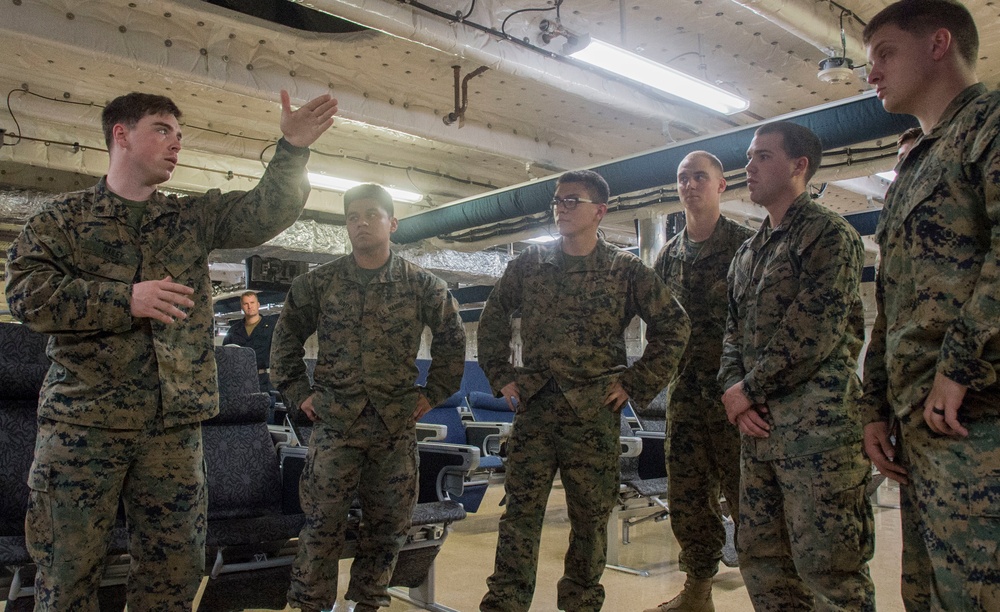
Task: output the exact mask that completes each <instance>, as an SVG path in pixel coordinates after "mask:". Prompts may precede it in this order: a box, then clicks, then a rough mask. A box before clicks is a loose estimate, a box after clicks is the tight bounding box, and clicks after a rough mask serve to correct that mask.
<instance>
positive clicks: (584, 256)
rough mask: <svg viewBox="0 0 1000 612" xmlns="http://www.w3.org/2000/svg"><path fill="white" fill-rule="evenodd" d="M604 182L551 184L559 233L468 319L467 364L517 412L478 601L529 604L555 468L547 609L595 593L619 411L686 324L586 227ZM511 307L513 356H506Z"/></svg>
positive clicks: (647, 272)
mask: <svg viewBox="0 0 1000 612" xmlns="http://www.w3.org/2000/svg"><path fill="white" fill-rule="evenodd" d="M608 197H609V189H608V184H607V183H606V182H605V181H604V179H603V178H602V177H601V176H600V175H599V174H597V173H596V172H592V171H590V170H581V171H575V172H567V173H565V174H563V175H562V176H561V177H559V180H558V181H557V183H556V192H555V196H554V197H553V199H552V208H553V213H554V217H555V223H556V226H557V227H558V229H559V234H560V239H559V240H558V241H556V242H554V243H551V244H547V245H538V246H532V247H529V248H528V249H527V250H525V251H524V252H523V253H521V254H520V255H519V256H518V257H517V258H516V259H514V260H513V261H511V262H510V263H509V264H508V265H507V270H506V271H505V272H504V274H503V276H502V277H501V279H500V280H499V282H497V284H496V286H495V287H494V288H493V292H492V293H491V294H490V297H489V299H488V300H487V301H486V306H485V307H484V308H483V313H482V317H481V318H480V320H479V332H478V334H479V363H480V365H481V366H482V368H483V371H484V372H485V373H486V377H487V378H488V379H489V381H490V384H491V385H492V386H493V389H494V390H496V391H498V392H499V394H500V395H502V396H503V397H504V398H506V400H507V402H508V404H509V405H510V407H511V410H515V411H516V412H517V415H516V417H515V419H514V428H513V431H512V433H511V436H510V441H509V443H508V454H507V476H506V481H505V484H504V486H505V489H506V492H507V508H506V511H505V512H504V514H503V517H502V518H501V519H500V529H499V534H498V538H497V552H496V567H495V571H494V573H493V575H492V576H490V577H489V579H488V580H487V584H488V586H489V592H488V593H487V594H486V596H485V597H484V598H483V601H482V603H481V604H480V609H481V610H486V611H494V610H496V611H500V610H502V611H511V612H513V611H526V610H527V609H528V608H529V607H530V606H531V599H532V597H533V595H534V590H535V575H536V570H537V566H538V543H539V539H540V538H541V531H542V521H543V519H544V517H545V504H546V501H547V500H548V497H549V493H550V491H551V489H552V482H553V478H554V477H555V474H556V471H557V470H558V471H559V474H560V477H561V479H562V484H563V487H564V489H565V491H566V507H567V512H568V514H569V521H570V525H571V532H570V541H569V550H568V551H567V552H566V563H565V568H564V574H563V577H562V578H561V579H560V580H559V584H558V605H559V609H561V610H574V611H577V612H588V611H596V610H600V609H601V606H602V605H603V603H604V587H603V586H601V583H600V580H601V575H602V574H603V572H604V564H605V560H606V558H607V539H608V518H609V517H610V515H611V510H612V508H613V505H614V503H615V501H616V500H617V498H618V471H619V470H618V457H619V454H620V450H619V442H618V438H619V434H620V431H621V429H620V415H619V410H620V409H621V407H622V406H623V405H624V404H625V402H626V401H628V400H629V398H631V399H632V401H633V402H635V403H637V404H642V405H645V404H647V403H649V401H650V400H652V399H653V397H654V396H656V394H657V393H659V392H660V389H661V388H662V387H663V385H664V384H665V382H666V381H668V380H670V378H671V377H672V376H673V375H674V372H675V371H676V368H677V363H678V361H679V359H680V356H681V353H682V352H683V351H684V345H685V343H686V342H687V338H688V335H689V333H690V326H689V322H688V318H687V315H686V314H685V313H684V309H683V308H681V306H680V305H679V304H678V303H677V300H675V299H674V298H673V296H672V295H671V293H670V290H669V289H668V288H667V287H666V285H664V284H663V282H662V281H661V280H660V279H659V278H658V277H657V276H656V273H655V272H653V270H651V269H650V268H648V267H647V266H646V265H645V264H643V263H642V261H640V260H639V258H638V257H636V256H634V255H632V254H631V253H627V252H625V251H622V250H620V249H617V248H615V247H613V246H611V245H609V244H608V243H606V242H605V241H604V240H603V239H601V238H599V237H598V234H597V230H598V227H599V226H600V223H601V220H602V219H603V218H604V215H605V214H607V211H608V204H607V202H608ZM515 313H520V317H521V334H520V335H521V339H522V341H523V349H522V355H523V365H518V364H517V363H514V362H513V360H512V354H511V348H510V343H511V336H512V327H511V325H512V318H513V317H514V316H515ZM635 316H639V317H641V318H642V320H643V321H645V322H646V325H647V328H646V339H647V341H648V344H647V345H646V349H645V352H644V353H643V356H642V357H641V358H640V359H639V360H638V361H636V362H635V363H633V364H632V366H631V367H629V366H628V364H627V361H626V354H625V338H624V335H623V334H624V331H625V328H626V327H628V325H629V324H630V323H631V322H632V319H633V318H634V317H635Z"/></svg>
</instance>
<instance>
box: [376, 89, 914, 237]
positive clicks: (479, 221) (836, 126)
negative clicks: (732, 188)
mask: <svg viewBox="0 0 1000 612" xmlns="http://www.w3.org/2000/svg"><path fill="white" fill-rule="evenodd" d="M778 120H787V121H793V122H795V123H798V124H800V125H803V126H805V127H807V128H809V129H811V130H812V131H813V132H815V133H816V134H817V135H819V137H820V139H821V140H822V142H823V148H824V149H825V150H830V149H839V148H842V147H848V146H851V145H853V144H857V143H860V142H868V141H871V140H875V139H878V138H886V137H889V136H894V135H896V134H899V133H900V132H902V131H903V130H905V129H907V128H909V127H911V126H914V125H916V120H915V119H914V118H913V117H911V116H909V115H894V114H890V113H887V112H886V111H885V110H884V109H883V108H882V103H881V102H879V101H878V98H876V97H875V95H874V92H869V93H865V94H862V95H860V96H855V97H853V98H848V99H846V100H842V101H839V102H832V103H830V104H825V105H823V106H818V107H815V108H813V109H807V110H805V111H800V112H796V113H791V114H788V115H783V116H781V117H776V118H775V119H772V120H768V121H765V122H761V123H759V124H756V125H751V126H747V127H740V128H736V129H733V130H729V131H727V132H724V133H722V134H717V135H714V136H706V137H703V138H696V139H692V140H688V141H685V142H681V143H678V144H673V145H669V146H667V147H664V148H661V149H655V150H653V151H650V152H648V153H642V154H639V155H635V156H630V157H626V158H623V159H619V160H614V161H611V162H608V163H605V164H600V165H597V166H591V167H590V169H591V170H594V171H596V172H598V173H599V174H600V175H601V176H603V177H604V178H605V179H606V180H607V181H608V185H609V186H610V187H611V193H612V194H622V193H631V192H634V191H640V190H643V189H652V188H655V187H658V186H661V185H669V184H672V183H674V182H675V181H676V176H675V172H676V170H677V165H678V164H679V163H680V161H681V160H682V159H683V158H684V156H685V155H687V154H688V153H690V152H691V151H696V150H699V149H704V150H706V151H710V152H712V153H714V154H715V155H716V156H717V157H718V158H719V160H720V161H722V165H723V167H724V168H725V169H726V170H734V169H736V168H741V167H743V166H744V165H746V150H747V147H748V146H749V144H750V141H751V140H752V139H753V133H754V131H755V130H756V129H757V128H758V127H759V126H760V125H763V123H770V122H772V121H778ZM556 178H558V177H557V176H550V177H548V178H545V179H541V180H537V181H533V182H529V183H522V184H520V185H515V186H513V187H508V188H506V189H500V190H497V191H492V192H490V193H487V194H485V195H482V196H478V197H475V198H470V199H467V200H465V201H462V202H458V203H456V204H454V205H451V206H448V207H446V208H441V209H437V210H432V211H428V212H425V213H421V214H418V215H414V216H411V217H407V218H405V219H401V220H400V222H399V228H398V229H397V230H396V232H395V233H394V234H393V236H392V239H393V241H395V242H397V243H399V244H406V243H409V242H416V241H418V240H423V239H425V238H432V237H434V236H440V235H442V234H450V233H452V232H457V231H461V230H466V229H470V228H473V227H479V226H481V225H487V224H489V223H497V222H500V221H504V220H506V219H513V218H517V217H522V216H524V215H531V214H535V213H540V212H545V211H546V210H548V208H549V202H550V201H551V199H552V194H553V193H554V192H555V182H556Z"/></svg>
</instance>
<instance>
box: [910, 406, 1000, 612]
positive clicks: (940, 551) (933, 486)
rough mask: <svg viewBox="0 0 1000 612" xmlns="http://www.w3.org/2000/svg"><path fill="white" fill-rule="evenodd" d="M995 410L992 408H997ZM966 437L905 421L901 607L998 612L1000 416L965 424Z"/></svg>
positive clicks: (919, 420) (919, 414) (913, 418)
mask: <svg viewBox="0 0 1000 612" xmlns="http://www.w3.org/2000/svg"><path fill="white" fill-rule="evenodd" d="M995 408H996V407H995V406H994V409H995ZM959 418H960V420H961V421H962V424H963V425H964V426H965V427H966V428H967V429H968V430H969V437H968V438H950V437H948V436H942V435H939V434H935V433H933V432H932V431H931V430H930V428H929V427H927V425H926V424H925V423H924V419H923V411H920V410H917V411H914V412H912V413H910V414H909V415H907V416H905V417H903V419H902V424H901V425H902V427H901V430H902V461H903V465H904V466H905V467H906V470H907V478H908V480H909V481H910V484H909V485H908V486H901V487H900V507H901V509H902V523H903V578H902V591H903V602H904V604H905V605H906V609H907V610H910V611H914V610H968V611H972V610H1000V545H998V544H1000V417H998V416H995V415H994V416H984V417H983V418H980V419H975V420H973V419H969V418H966V417H964V415H963V412H959Z"/></svg>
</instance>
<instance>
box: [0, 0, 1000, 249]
mask: <svg viewBox="0 0 1000 612" xmlns="http://www.w3.org/2000/svg"><path fill="white" fill-rule="evenodd" d="M424 1H425V2H426V4H427V5H429V6H430V7H432V8H433V9H436V10H437V11H440V12H443V13H447V14H450V15H454V14H456V13H457V14H462V15H464V14H466V13H468V17H467V18H466V21H467V22H466V23H456V22H453V21H449V20H447V19H445V18H444V17H441V16H439V15H435V14H433V13H432V12H428V11H425V10H421V9H419V8H415V7H414V6H413V5H412V4H403V3H400V2H396V1H394V0H315V1H314V2H312V3H309V4H308V6H312V7H316V8H322V9H325V10H328V11H330V12H333V13H336V14H339V15H343V16H346V17H347V18H349V19H350V20H351V21H354V22H356V23H360V24H362V25H365V26H369V27H371V28H378V29H380V30H383V31H378V30H375V29H369V30H362V31H356V32H348V33H339V34H327V33H315V32H307V31H302V30H296V29H293V28H291V27H286V26H283V25H278V24H275V23H272V22H269V21H266V20H263V19H259V18H256V17H251V16H248V15H244V14H241V13H237V12H234V11H231V10H229V9H226V8H221V7H218V6H215V5H212V4H208V3H206V2H201V1H199V0H151V1H142V0H135V1H133V2H128V1H126V0H114V1H89V2H86V1H84V2H81V1H70V0H8V1H6V2H3V3H0V33H2V35H0V55H2V57H3V61H2V62H0V94H2V95H3V96H5V97H7V99H8V100H9V107H8V106H6V105H3V108H0V127H2V128H4V129H6V130H7V132H8V133H7V135H6V136H5V138H4V142H5V144H7V145H11V144H15V143H16V146H4V147H2V148H0V184H8V185H14V186H21V187H34V188H38V189H43V190H64V189H68V188H73V187H74V186H85V185H87V184H89V183H91V182H93V179H92V178H91V177H94V176H99V175H101V174H102V173H103V172H104V170H105V167H106V155H105V153H104V152H103V148H104V144H103V137H102V136H101V133H100V126H99V123H100V121H99V117H100V109H101V106H102V105H103V104H105V103H106V102H107V101H109V100H110V99H112V98H114V97H115V96H117V95H119V94H121V93H125V92H128V91H133V90H139V91H146V92H152V93H161V94H165V95H168V96H171V97H173V98H174V100H175V101H176V102H177V103H178V105H179V106H180V107H181V109H182V111H183V112H184V117H183V124H184V147H185V150H184V151H183V152H182V154H181V155H182V158H181V162H182V166H181V167H180V168H178V170H177V172H176V173H175V177H174V179H173V180H172V181H171V183H170V184H168V185H166V187H168V188H174V189H179V190H192V191H203V190H205V189H207V188H211V187H220V188H222V189H235V188H246V187H248V186H250V185H252V184H253V181H254V180H255V179H256V178H257V177H258V176H259V175H260V173H261V172H262V164H261V162H260V157H261V155H262V154H263V155H264V158H265V159H267V157H268V156H269V154H270V152H271V150H270V149H269V148H268V145H269V143H273V142H274V140H275V139H276V137H277V136H278V135H279V131H278V129H277V124H278V115H279V106H278V102H277V100H278V91H279V90H280V89H282V88H284V89H288V90H289V91H290V92H291V93H292V96H293V99H294V100H295V101H296V102H297V103H301V102H304V101H305V100H307V99H309V98H311V97H313V96H315V95H317V94H320V93H325V92H327V91H330V92H332V93H333V94H334V95H335V96H336V97H337V98H338V99H339V100H340V109H341V111H340V115H339V118H338V120H337V122H336V124H335V126H334V128H333V129H331V130H330V131H329V133H328V134H326V135H325V136H323V137H322V138H321V139H320V140H319V141H318V142H317V143H316V144H315V146H314V151H315V153H314V155H313V157H312V159H311V161H310V170H311V171H314V172H324V173H328V174H334V175H338V176H343V177H346V178H352V179H356V180H363V181H376V182H381V183H383V184H386V185H390V186H395V187H400V188H403V189H409V190H416V191H419V192H421V193H424V194H426V195H427V198H426V199H425V200H424V201H423V202H421V203H418V204H416V205H413V206H400V207H399V209H398V213H399V216H400V217H406V216H409V215H413V214H419V213H420V212H422V211H424V210H427V209H429V208H431V207H439V206H445V205H447V204H449V203H451V202H454V201H456V200H458V199H461V198H466V197H471V196H475V195H477V194H481V193H484V192H487V191H490V190H492V189H494V188H502V187H507V186H510V185H515V184H519V183H522V182H525V181H528V180H531V179H533V178H538V177H543V176H548V175H551V174H553V173H557V172H560V171H562V170H566V169H571V168H578V167H585V166H592V165H595V164H598V163H601V162H605V161H608V160H610V159H615V158H619V157H623V156H627V155H632V154H636V153H640V152H643V151H647V150H649V149H653V148H657V147H662V146H664V145H667V144H670V143H672V142H677V141H682V140H685V139H689V138H693V137H695V136H700V135H708V134H713V133H717V132H720V131H722V130H725V129H729V128H731V127H734V126H740V125H747V124H752V123H755V122H757V121H760V120H762V119H768V118H771V117H775V116H778V115H781V114H784V113H788V112H791V111H795V110H799V109H804V108H809V107H812V106H816V105H819V104H823V103H825V102H828V101H836V100H840V99H843V98H847V97H851V96H854V95H857V94H858V93H859V92H863V91H866V89H867V86H866V84H865V83H864V80H863V75H862V69H859V70H856V71H855V76H854V78H853V79H851V80H850V81H849V82H847V83H836V84H829V83H823V82H821V81H820V80H819V79H818V78H817V69H818V68H817V63H818V61H819V60H821V59H823V58H825V57H826V56H827V55H826V53H824V52H823V51H821V50H820V49H819V48H818V47H827V48H833V47H839V46H840V41H839V29H840V21H841V15H842V14H844V15H845V18H844V24H845V32H846V34H847V38H848V55H849V56H850V57H851V58H852V59H853V60H854V62H855V64H859V65H860V64H863V63H864V58H863V57H860V52H858V51H856V49H857V48H858V44H859V43H858V42H857V41H858V39H859V37H860V30H861V27H860V25H859V24H858V22H857V20H858V19H860V20H866V19H869V18H871V17H872V16H873V15H874V14H875V13H876V12H877V11H878V10H880V9H881V8H882V7H883V6H885V5H886V4H887V3H886V2H883V1H882V0H874V1H868V0H838V3H837V4H834V3H831V2H828V1H816V2H814V1H812V0H743V2H744V3H746V4H750V3H752V4H753V6H754V7H755V9H756V11H758V12H760V13H766V12H767V10H768V9H767V8H766V7H767V6H768V5H773V6H774V7H775V8H779V9H781V10H780V12H779V13H777V15H776V16H775V15H767V16H765V15H762V14H758V12H754V11H752V10H750V9H749V8H746V7H745V6H743V4H741V3H737V1H735V0H685V1H684V2H679V1H675V0H626V1H611V0H566V1H565V2H564V3H563V4H562V5H561V6H560V7H559V13H560V16H561V19H562V22H563V24H564V25H565V26H566V27H567V28H569V29H570V30H571V31H573V32H575V33H578V34H579V33H588V34H590V35H591V36H592V37H594V38H600V39H603V40H606V41H608V42H611V43H615V44H622V45H623V46H625V47H627V48H629V49H631V50H634V51H637V52H639V53H641V54H642V55H645V56H647V57H649V58H651V59H653V60H656V61H659V62H663V63H667V64H668V65H670V66H673V67H675V68H678V69H680V70H683V71H685V72H689V73H691V74H694V75H697V76H702V77H705V78H707V79H708V80H709V81H711V82H713V83H718V84H719V85H720V86H722V87H724V88H728V89H731V90H733V91H737V92H739V93H741V94H743V95H745V96H746V97H748V98H749V99H750V108H749V110H748V111H746V112H744V113H740V114H737V115H733V116H728V117H727V116H723V115H719V114H717V113H714V112H711V111H702V110H699V109H697V108H694V107H692V106H691V105H690V104H687V103H682V102H679V101H677V100H673V99H670V98H669V97H668V96H657V95H655V94H650V93H649V92H648V91H646V90H645V89H644V88H643V87H642V86H637V85H632V84H627V83H623V82H620V81H616V80H613V79H607V78H604V76H602V75H598V74H595V73H592V72H590V71H587V70H585V69H582V68H579V67H577V66H574V65H571V64H569V63H566V62H563V61H559V60H558V59H557V58H554V57H552V56H551V55H552V54H559V53H561V49H562V43H563V42H564V40H563V39H557V40H556V41H554V42H553V43H551V44H549V45H547V46H546V45H544V44H543V43H542V42H541V40H540V37H539V34H540V30H539V21H540V20H541V19H542V18H548V19H552V18H554V16H555V10H548V11H545V12H537V11H532V12H523V13H518V14H513V15H512V13H513V12H514V11H516V10H518V9H524V8H536V7H542V8H544V7H549V8H552V4H551V3H546V2H543V1H542V0H533V1H532V0H507V1H504V2H498V1H495V0H465V1H461V2H459V1H455V0H424ZM234 4H236V3H235V2H234ZM967 5H968V6H969V7H970V9H971V10H972V11H973V14H974V16H975V18H976V20H977V23H978V25H979V30H980V33H981V38H982V45H981V53H980V55H981V56H982V57H981V60H980V66H979V72H980V76H981V78H982V79H983V80H984V81H985V82H987V84H988V85H990V86H991V87H996V86H997V81H998V77H1000V37H998V36H995V35H988V34H987V33H990V32H996V31H997V21H998V17H1000V8H998V7H997V6H996V5H995V3H994V2H993V1H992V0H991V1H985V0H975V1H973V2H968V3H967ZM273 6H274V7H275V10H277V9H281V8H282V7H281V6H280V3H279V4H278V5H273ZM470 8H471V11H470ZM261 10H264V9H261ZM845 11H851V12H853V14H854V15H855V16H856V17H852V16H851V15H850V14H848V13H846V12H845ZM508 17H509V19H508ZM505 19H506V27H505V31H506V33H507V34H509V35H510V36H511V37H513V38H518V39H526V40H527V41H528V42H529V43H530V44H531V45H535V46H540V47H543V50H545V51H547V52H548V53H549V55H547V54H545V53H540V52H539V51H538V50H533V49H529V48H528V47H527V46H525V45H519V44H516V42H514V41H511V40H507V39H504V38H502V37H498V36H495V35H492V34H490V33H488V32H484V31H483V30H484V29H493V30H496V31H499V30H500V29H501V26H502V24H503V22H504V20H505ZM782 20H785V21H789V22H790V23H786V24H784V27H783V26H782V25H780V22H782ZM776 22H777V23H776ZM470 24H475V25H470ZM789 30H794V33H793V32H791V31H789ZM831 33H832V34H831ZM831 37H832V38H833V40H831ZM806 39H808V40H810V41H811V42H807V40H806ZM455 65H457V66H460V72H461V74H462V75H465V74H467V73H469V72H470V71H472V70H474V69H476V68H478V67H479V66H481V65H486V66H488V67H489V70H487V71H486V72H485V73H484V74H482V75H481V76H478V77H476V78H474V79H472V80H471V81H470V82H469V87H468V110H467V113H466V117H465V121H464V125H463V126H462V127H459V125H458V124H457V123H456V124H452V125H445V123H444V122H443V121H442V118H443V117H444V116H446V115H447V114H448V113H449V112H452V111H453V110H454V95H455V92H454V88H453V79H454V72H453V68H452V66H455ZM24 90H26V91H24ZM8 92H10V95H9V96H8ZM11 113H13V117H12V114H11ZM14 118H16V120H17V122H18V123H17V125H15V123H14ZM17 132H19V133H20V134H21V135H22V138H21V139H20V141H19V142H18V140H17V139H16V138H14V137H13V136H12V134H13V133H17ZM891 165H892V164H891V163H890V162H886V167H885V168H876V169H888V167H891ZM872 170H873V169H872V168H866V170H865V173H870V172H871V171H872ZM856 176H857V174H854V175H845V176H838V178H854V177H856ZM870 188H871V185H867V186H865V185H860V186H859V185H854V186H850V189H846V188H842V187H836V186H835V187H833V188H831V189H828V191H827V193H826V195H824V198H823V200H824V201H826V202H828V205H830V206H831V207H832V208H835V209H837V210H839V211H841V212H849V211H852V210H864V209H868V208H871V207H872V206H876V207H877V206H878V203H877V201H876V202H874V203H873V201H872V200H870V199H869V198H868V197H867V196H866V195H865V194H866V189H870ZM738 196H739V194H738V193H736V194H733V196H731V198H733V199H738ZM341 206H342V205H341V202H340V198H339V196H337V195H336V194H334V193H330V192H324V191H320V190H314V192H313V194H312V196H311V197H310V201H309V204H308V206H307V208H308V209H310V210H311V211H313V212H322V213H332V214H339V213H341V212H342V209H341ZM729 206H730V208H731V209H733V210H737V209H739V208H740V206H741V205H740V203H739V202H733V203H731V204H730V205H729ZM609 229H610V230H612V231H613V232H614V233H615V234H616V235H620V237H619V239H620V240H621V241H627V240H628V238H629V236H628V235H629V233H630V231H631V230H630V228H629V224H628V223H621V224H618V225H617V226H616V227H611V228H609ZM494 242H496V241H494ZM488 244H492V243H488V242H482V243H480V244H477V245H472V247H476V246H478V247H480V248H481V247H483V246H487V245H488Z"/></svg>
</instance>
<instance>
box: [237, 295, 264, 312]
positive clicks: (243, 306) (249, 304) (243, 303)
mask: <svg viewBox="0 0 1000 612" xmlns="http://www.w3.org/2000/svg"><path fill="white" fill-rule="evenodd" d="M240 310H242V311H243V314H244V316H247V317H255V316H257V313H258V312H259V311H260V302H258V301H257V296H255V295H248V296H246V297H244V298H242V299H241V300H240Z"/></svg>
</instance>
